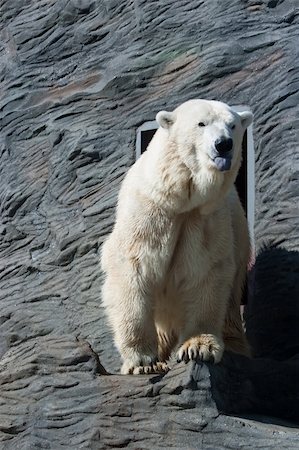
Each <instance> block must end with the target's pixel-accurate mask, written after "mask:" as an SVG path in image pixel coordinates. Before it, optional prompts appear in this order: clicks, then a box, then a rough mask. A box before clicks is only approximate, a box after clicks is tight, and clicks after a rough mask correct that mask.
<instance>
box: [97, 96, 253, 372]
mask: <svg viewBox="0 0 299 450" xmlns="http://www.w3.org/2000/svg"><path fill="white" fill-rule="evenodd" d="M157 121H158V122H159V124H160V128H159V129H158V130H157V132H156V134H155V136H154V138H153V139H152V141H151V143H150V145H149V147H148V149H147V151H146V152H145V153H144V154H143V155H142V156H141V157H140V159H139V160H138V161H136V163H135V164H134V165H133V166H132V167H131V169H130V170H129V171H128V173H127V175H126V177H125V179H124V181H123V183H122V186H121V189H120V193H119V199H118V206H117V215H116V223H115V226H114V229H113V232H112V233H111V235H110V236H109V237H108V239H107V240H106V242H105V243H104V245H103V248H102V268H103V271H104V272H105V273H106V279H105V282H104V286H103V304H104V306H105V308H106V312H107V315H108V319H109V322H110V324H111V326H112V329H113V332H114V338H115V343H116V346H117V348H118V349H119V351H120V353H121V356H122V358H123V365H122V370H121V371H122V373H148V372H152V371H154V372H155V371H164V370H167V366H166V364H165V361H166V360H167V358H168V357H169V355H170V352H171V351H172V350H173V348H175V347H176V345H179V349H178V353H177V355H178V359H179V360H182V359H183V360H185V361H187V360H189V359H195V358H201V359H203V360H210V359H213V360H214V361H215V362H218V361H220V359H221V357H222V354H223V350H224V343H225V347H226V348H228V349H230V350H234V351H237V352H241V353H247V352H248V347H247V343H246V340H245V337H244V334H243V330H242V324H241V319H240V311H239V305H240V299H241V295H242V287H243V283H244V279H245V275H246V266H247V261H248V258H249V238H248V230H247V224H246V220H245V217H244V213H243V209H242V207H241V204H240V201H239V198H238V195H237V193H236V190H235V187H234V185H233V183H234V181H235V178H236V175H237V172H238V170H239V167H240V163H241V142H242V137H243V134H244V131H245V129H246V127H247V126H248V125H249V124H250V123H251V121H252V115H251V113H249V112H245V113H242V114H239V115H238V114H236V113H235V112H233V111H232V110H231V109H230V108H229V107H228V106H227V105H225V104H224V103H221V102H215V101H206V100H190V101H189V102H186V103H184V104H182V105H181V106H179V107H178V108H177V109H176V110H174V111H173V112H172V113H169V112H165V111H162V112H160V113H158V115H157ZM202 123H204V126H203V125H202ZM198 124H201V125H200V126H199V125H198ZM221 136H225V137H231V138H232V139H233V158H232V166H231V168H230V170H228V171H225V172H221V171H219V170H218V169H217V167H215V164H214V162H213V160H212V159H211V154H212V153H213V151H214V149H215V140H216V139H217V138H219V137H221Z"/></svg>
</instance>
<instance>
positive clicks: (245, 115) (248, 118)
mask: <svg viewBox="0 0 299 450" xmlns="http://www.w3.org/2000/svg"><path fill="white" fill-rule="evenodd" d="M239 116H240V118H241V124H242V127H243V128H244V130H245V129H246V128H247V127H249V125H251V124H252V121H253V114H252V112H250V111H243V112H239Z"/></svg>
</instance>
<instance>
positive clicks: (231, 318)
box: [223, 265, 251, 356]
mask: <svg viewBox="0 0 299 450" xmlns="http://www.w3.org/2000/svg"><path fill="white" fill-rule="evenodd" d="M245 277H246V266H245V265H244V268H243V269H242V268H239V270H238V271H237V274H236V277H235V280H234V286H233V292H232V295H231V297H230V299H229V303H228V308H227V313H226V317H225V324H224V332H223V338H224V344H225V349H226V350H229V351H232V352H235V353H241V354H243V355H245V356H250V354H251V352H250V346H249V344H248V342H247V339H246V336H245V333H244V330H243V324H242V319H241V314H240V304H241V299H242V292H243V286H244V284H245Z"/></svg>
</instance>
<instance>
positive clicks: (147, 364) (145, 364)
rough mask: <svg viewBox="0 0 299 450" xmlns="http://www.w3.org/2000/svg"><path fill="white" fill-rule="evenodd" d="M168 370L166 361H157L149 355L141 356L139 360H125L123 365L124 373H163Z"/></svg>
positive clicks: (122, 370) (122, 371)
mask: <svg viewBox="0 0 299 450" xmlns="http://www.w3.org/2000/svg"><path fill="white" fill-rule="evenodd" d="M168 371H169V367H168V365H167V364H166V363H165V362H161V361H156V360H154V359H152V358H150V357H149V356H143V357H141V358H140V359H139V361H138V362H136V361H135V362H134V361H132V360H125V361H124V363H123V365H122V367H121V373H122V374H123V375H141V374H153V373H158V374H161V373H167V372H168Z"/></svg>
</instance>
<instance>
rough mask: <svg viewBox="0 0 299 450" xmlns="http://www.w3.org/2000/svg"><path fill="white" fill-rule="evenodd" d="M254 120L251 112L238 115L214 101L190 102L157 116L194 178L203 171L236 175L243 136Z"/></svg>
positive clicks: (223, 104) (161, 112) (224, 105)
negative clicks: (233, 173)
mask: <svg viewBox="0 0 299 450" xmlns="http://www.w3.org/2000/svg"><path fill="white" fill-rule="evenodd" d="M252 119H253V115H252V113H251V112H250V111H244V112H240V113H236V112H235V111H233V110H232V109H231V108H230V107H229V106H228V105H226V104H225V103H222V102H218V101H214V100H189V101H187V102H185V103H183V104H182V105H180V106H179V107H178V108H176V109H175V110H174V111H173V112H168V111H160V112H159V113H158V114H157V116H156V120H157V122H158V124H159V125H160V127H162V129H164V130H165V131H166V132H167V133H168V141H170V142H172V144H173V145H174V146H175V148H176V149H177V151H178V153H179V155H180V158H181V159H182V161H183V162H184V164H185V165H186V166H187V167H188V168H189V169H190V171H191V173H192V174H194V175H196V174H197V173H198V172H199V171H200V170H201V169H202V168H205V169H208V170H213V171H216V172H219V173H220V172H227V171H232V170H233V171H234V172H237V171H238V169H239V166H240V163H241V152H242V150H241V144H242V139H243V135H244V132H245V130H246V128H247V127H248V126H249V125H250V124H251V122H252Z"/></svg>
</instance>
